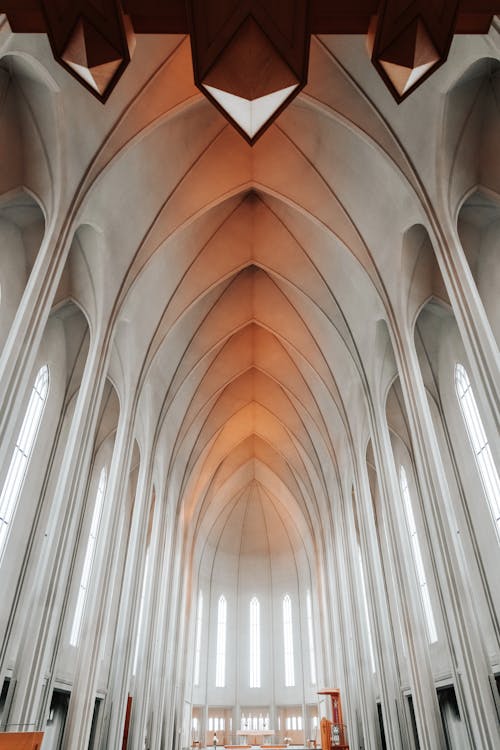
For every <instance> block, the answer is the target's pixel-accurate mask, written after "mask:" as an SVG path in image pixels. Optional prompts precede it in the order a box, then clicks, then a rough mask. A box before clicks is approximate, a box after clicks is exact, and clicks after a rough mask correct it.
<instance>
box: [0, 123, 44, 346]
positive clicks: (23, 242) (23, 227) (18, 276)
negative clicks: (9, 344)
mask: <svg viewBox="0 0 500 750" xmlns="http://www.w3.org/2000/svg"><path fill="white" fill-rule="evenodd" d="M0 122H1V117H0ZM1 138H2V134H1V133H0V141H1ZM0 163H1V164H2V169H1V170H0V171H2V172H3V168H4V167H3V162H2V156H1V154H0ZM44 232H45V218H44V214H43V211H42V209H41V207H40V205H39V203H38V202H37V201H36V200H35V198H33V196H32V195H30V194H29V193H27V192H26V190H24V189H16V190H14V191H12V192H9V193H7V194H4V195H3V196H1V197H0V351H1V349H2V347H3V344H4V342H5V340H6V338H7V336H8V333H9V330H10V327H11V325H12V321H13V320H14V317H15V315H16V312H17V309H18V307H19V304H20V302H21V298H22V296H23V292H24V290H25V287H26V284H27V282H28V278H29V275H30V273H31V270H32V268H33V265H34V263H35V260H36V257H37V253H38V250H39V248H40V245H41V243H42V240H43V235H44Z"/></svg>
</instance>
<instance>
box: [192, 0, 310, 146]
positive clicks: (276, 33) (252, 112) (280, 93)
mask: <svg viewBox="0 0 500 750" xmlns="http://www.w3.org/2000/svg"><path fill="white" fill-rule="evenodd" d="M308 5H309V3H308V2H307V0H293V2H286V0H285V1H284V2H283V0H282V1H281V2H276V1H273V2H265V0H264V1H262V2H259V0H244V1H243V2H238V0H233V1H232V2H231V0H224V1H223V2H218V3H209V2H206V0H190V1H189V2H188V4H187V7H188V19H189V26H190V33H191V48H192V54H193V68H194V80H195V83H196V85H197V86H198V88H199V89H200V90H201V91H202V92H203V93H204V94H205V96H207V97H208V98H209V99H210V100H211V101H212V102H213V103H214V104H215V105H216V106H217V107H218V108H219V109H220V110H221V111H222V112H223V114H224V116H225V117H226V118H227V119H228V120H229V121H230V122H232V124H233V125H234V126H235V127H236V128H237V129H238V130H239V131H240V133H241V134H242V135H243V137H244V138H246V140H247V141H248V142H249V143H251V144H253V143H254V142H255V141H256V140H257V138H259V136H260V135H262V133H263V132H264V131H265V130H266V128H267V127H269V125H270V124H271V123H272V122H273V120H274V119H275V118H276V116H277V115H278V114H279V113H280V112H281V111H282V110H283V109H284V108H285V107H286V106H287V105H288V104H289V103H290V102H291V101H292V99H293V98H294V97H295V96H297V94H298V93H299V91H301V89H302V88H303V87H304V86H305V84H306V81H307V69H308V63H309V39H310V32H309V28H308ZM214 6H216V9H215V8H214Z"/></svg>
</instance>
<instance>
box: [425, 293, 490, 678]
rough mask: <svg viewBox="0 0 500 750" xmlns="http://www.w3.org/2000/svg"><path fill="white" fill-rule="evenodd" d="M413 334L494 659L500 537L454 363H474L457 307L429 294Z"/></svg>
mask: <svg viewBox="0 0 500 750" xmlns="http://www.w3.org/2000/svg"><path fill="white" fill-rule="evenodd" d="M414 336H415V348H416V351H417V356H418V360H419V364H420V371H421V374H422V378H423V381H424V384H425V389H426V393H427V400H428V403H429V409H430V414H431V417H432V420H433V425H434V429H435V434H436V438H437V441H438V445H439V451H440V456H441V459H442V471H443V473H444V475H445V479H446V483H447V485H448V488H449V498H450V502H451V506H450V507H449V508H448V509H447V517H448V519H449V521H450V528H451V529H452V530H453V532H454V533H453V536H452V538H451V539H450V542H452V543H453V544H454V546H455V549H456V552H457V559H458V561H459V563H460V566H461V569H460V575H461V577H462V580H463V583H464V586H466V587H467V590H468V596H469V597H470V598H471V600H472V601H473V602H474V610H475V612H476V614H477V622H478V627H479V629H480V631H481V636H482V638H483V641H484V644H485V649H486V651H487V653H488V654H489V658H490V661H491V663H492V664H494V663H496V661H498V659H499V655H500V623H499V616H498V612H499V611H500V585H499V582H498V576H496V575H492V574H491V571H494V570H495V563H494V559H495V558H496V557H497V556H498V543H497V541H496V534H495V528H494V524H493V521H492V518H491V513H490V511H489V507H488V503H487V500H486V497H485V495H484V490H483V486H482V483H481V478H480V476H479V473H478V469H477V466H476V464H475V460H474V455H473V451H472V448H471V446H470V443H469V440H468V436H467V431H466V426H465V424H464V420H463V417H462V414H461V412H460V406H459V401H458V398H457V391H456V384H455V368H456V365H457V364H458V363H460V364H462V365H463V366H464V367H465V368H466V369H469V368H468V363H467V356H466V353H465V349H464V346H463V343H462V339H461V336H460V332H459V330H458V326H457V323H456V321H455V318H454V316H453V312H452V310H451V309H450V308H449V307H448V306H447V305H443V304H442V303H441V302H439V301H438V300H436V299H430V300H429V301H428V302H427V303H426V304H425V305H424V306H423V307H422V309H421V310H420V312H419V315H418V317H417V319H416V322H415V329H414ZM469 377H472V376H471V375H470V372H469ZM473 387H474V384H473ZM475 397H476V401H477V403H478V407H479V411H480V414H481V418H482V419H483V423H484V427H485V429H486V432H487V436H488V438H489V437H490V435H491V444H492V448H493V455H495V450H496V455H498V451H499V450H500V447H499V446H498V442H495V441H497V436H496V433H495V430H494V425H493V424H491V421H490V415H489V414H488V413H487V410H485V409H484V408H483V405H482V401H481V398H480V394H479V392H478V391H477V389H476V392H475ZM495 446H496V449H495ZM488 571H490V572H488Z"/></svg>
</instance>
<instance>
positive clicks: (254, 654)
mask: <svg viewBox="0 0 500 750" xmlns="http://www.w3.org/2000/svg"><path fill="white" fill-rule="evenodd" d="M250 687H251V688H260V604H259V600H258V599H257V597H256V596H254V597H253V598H252V600H251V602H250Z"/></svg>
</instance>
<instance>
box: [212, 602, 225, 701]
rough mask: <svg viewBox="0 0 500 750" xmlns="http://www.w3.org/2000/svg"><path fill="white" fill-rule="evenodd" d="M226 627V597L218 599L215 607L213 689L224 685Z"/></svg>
mask: <svg viewBox="0 0 500 750" xmlns="http://www.w3.org/2000/svg"><path fill="white" fill-rule="evenodd" d="M226 625H227V602H226V597H225V596H224V595H221V596H220V597H219V604H218V607H217V652H216V661H215V687H225V685H226Z"/></svg>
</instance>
